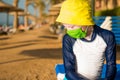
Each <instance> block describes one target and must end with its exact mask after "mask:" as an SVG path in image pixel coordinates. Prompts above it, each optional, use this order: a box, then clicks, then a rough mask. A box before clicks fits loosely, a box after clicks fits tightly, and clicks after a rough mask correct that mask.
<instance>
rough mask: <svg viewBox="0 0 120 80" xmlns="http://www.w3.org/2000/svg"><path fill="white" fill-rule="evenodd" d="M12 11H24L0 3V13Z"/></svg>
mask: <svg viewBox="0 0 120 80" xmlns="http://www.w3.org/2000/svg"><path fill="white" fill-rule="evenodd" d="M12 11H18V12H23V11H24V10H23V9H20V8H17V7H14V6H12V5H9V4H6V3H4V2H2V1H0V12H12Z"/></svg>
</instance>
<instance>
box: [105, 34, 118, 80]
mask: <svg viewBox="0 0 120 80" xmlns="http://www.w3.org/2000/svg"><path fill="white" fill-rule="evenodd" d="M105 56H106V80H114V78H115V75H116V41H115V36H114V34H112V35H110V36H109V38H108V42H107V48H106V54H105Z"/></svg>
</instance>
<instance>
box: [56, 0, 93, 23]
mask: <svg viewBox="0 0 120 80" xmlns="http://www.w3.org/2000/svg"><path fill="white" fill-rule="evenodd" d="M56 21H57V22H61V23H67V24H74V25H94V21H93V19H92V9H91V6H90V4H89V1H88V0H66V1H64V2H63V4H62V6H61V10H60V14H59V16H58V18H57V20H56Z"/></svg>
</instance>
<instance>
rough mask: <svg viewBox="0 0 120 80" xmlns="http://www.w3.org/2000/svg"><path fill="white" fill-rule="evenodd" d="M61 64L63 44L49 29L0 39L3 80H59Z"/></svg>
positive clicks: (0, 61) (119, 59)
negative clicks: (57, 69) (56, 71)
mask: <svg viewBox="0 0 120 80" xmlns="http://www.w3.org/2000/svg"><path fill="white" fill-rule="evenodd" d="M58 63H63V62H62V50H61V40H59V39H58V37H57V35H54V34H52V33H51V32H50V31H49V26H47V25H45V26H42V27H40V28H37V29H34V30H31V31H26V32H17V33H16V34H14V35H8V36H0V80H56V74H55V65H56V64H58ZM117 63H120V56H119V52H117Z"/></svg>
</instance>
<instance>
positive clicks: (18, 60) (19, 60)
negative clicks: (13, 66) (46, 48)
mask: <svg viewBox="0 0 120 80" xmlns="http://www.w3.org/2000/svg"><path fill="white" fill-rule="evenodd" d="M34 59H36V58H25V59H17V60H11V61H6V62H0V64H7V63H13V62H21V61H26V60H34Z"/></svg>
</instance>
